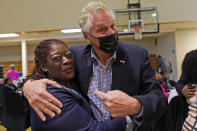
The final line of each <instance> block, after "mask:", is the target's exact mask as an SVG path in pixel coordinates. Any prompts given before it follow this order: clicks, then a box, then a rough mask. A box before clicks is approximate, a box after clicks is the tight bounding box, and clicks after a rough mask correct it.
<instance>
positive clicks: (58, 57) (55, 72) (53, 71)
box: [45, 43, 74, 82]
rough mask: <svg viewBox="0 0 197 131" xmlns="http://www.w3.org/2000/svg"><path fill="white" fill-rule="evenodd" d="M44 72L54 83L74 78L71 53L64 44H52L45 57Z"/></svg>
mask: <svg viewBox="0 0 197 131" xmlns="http://www.w3.org/2000/svg"><path fill="white" fill-rule="evenodd" d="M45 70H47V73H48V75H49V78H51V79H52V80H55V81H57V82H58V81H68V80H70V79H72V78H73V77H74V66H73V60H72V53H71V52H70V51H69V49H68V47H66V46H65V45H64V44H61V43H58V44H52V45H51V47H50V50H49V54H48V56H47V64H46V65H45Z"/></svg>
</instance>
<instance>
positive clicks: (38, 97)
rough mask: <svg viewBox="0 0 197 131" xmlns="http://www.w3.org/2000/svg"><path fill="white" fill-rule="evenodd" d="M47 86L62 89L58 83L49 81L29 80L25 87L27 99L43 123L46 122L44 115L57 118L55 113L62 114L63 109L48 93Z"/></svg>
mask: <svg viewBox="0 0 197 131" xmlns="http://www.w3.org/2000/svg"><path fill="white" fill-rule="evenodd" d="M47 85H52V86H55V87H60V86H59V85H58V84H57V83H56V82H54V81H51V80H48V79H41V80H34V81H30V80H28V81H27V82H26V83H25V84H24V85H23V92H24V95H25V97H26V98H27V100H28V102H29V104H30V106H31V107H32V108H33V109H34V111H35V112H36V113H37V114H38V116H39V117H40V118H41V119H42V120H43V121H45V120H46V117H45V115H44V113H45V114H48V115H49V116H51V117H55V113H54V112H56V113H58V114H60V113H61V110H60V108H61V107H62V103H61V102H60V101H59V100H58V99H56V98H55V97H54V96H52V95H51V94H50V93H48V92H47V91H46V86H47Z"/></svg>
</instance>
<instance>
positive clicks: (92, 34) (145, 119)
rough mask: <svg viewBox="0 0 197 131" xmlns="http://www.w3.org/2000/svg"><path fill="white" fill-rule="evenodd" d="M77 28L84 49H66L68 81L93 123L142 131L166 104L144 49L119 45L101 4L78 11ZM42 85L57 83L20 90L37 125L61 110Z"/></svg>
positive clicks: (112, 22) (42, 82)
mask: <svg viewBox="0 0 197 131" xmlns="http://www.w3.org/2000/svg"><path fill="white" fill-rule="evenodd" d="M79 25H80V27H81V29H82V32H83V36H84V39H85V40H86V41H87V42H88V43H90V44H87V45H81V46H76V47H71V48H70V50H71V51H72V53H73V57H74V61H75V73H76V75H75V79H74V80H75V82H76V83H77V86H78V87H79V88H78V89H79V90H80V92H81V93H82V95H83V96H84V97H85V98H86V99H87V100H88V101H89V104H90V106H91V109H92V111H93V113H94V116H95V118H96V119H97V120H98V121H103V120H109V119H112V118H116V117H121V116H127V118H128V119H129V118H131V120H132V122H133V123H134V124H132V125H134V126H133V127H132V128H133V129H134V130H136V129H138V131H139V130H146V131H147V130H148V129H150V128H148V127H149V123H150V122H152V121H154V120H156V119H157V118H158V117H159V116H160V115H162V113H163V111H164V110H165V107H166V105H167V99H166V98H165V96H164V95H163V93H162V91H161V89H160V87H159V85H158V83H157V82H156V79H155V72H154V70H153V69H152V67H151V65H150V58H149V54H148V52H147V50H146V49H144V48H142V47H140V46H138V45H134V44H124V43H121V42H119V40H118V32H117V28H116V24H115V17H114V15H113V13H112V11H111V10H109V9H108V8H107V7H106V5H104V4H103V3H101V2H90V3H88V4H87V6H86V7H84V8H83V9H82V11H81V14H80V23H79ZM46 85H53V86H56V85H57V83H55V82H54V81H50V80H47V79H44V80H35V81H27V82H26V83H25V84H24V86H23V91H24V94H25V96H26V98H27V99H28V101H29V103H30V105H31V107H32V108H33V109H34V110H35V112H36V113H37V114H38V115H39V116H40V118H41V119H42V120H46V118H45V116H44V114H43V113H46V114H48V115H49V116H51V117H55V113H54V112H56V113H61V109H60V108H61V106H62V104H61V103H60V102H59V101H58V100H57V99H56V98H54V97H53V96H51V95H50V94H49V93H48V92H47V91H46ZM95 91H96V92H95ZM95 94H96V95H95ZM97 96H98V97H97Z"/></svg>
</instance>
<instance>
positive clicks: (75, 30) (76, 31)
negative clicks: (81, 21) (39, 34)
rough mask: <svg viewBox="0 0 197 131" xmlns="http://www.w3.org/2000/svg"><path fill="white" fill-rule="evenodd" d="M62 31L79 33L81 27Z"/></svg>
mask: <svg viewBox="0 0 197 131" xmlns="http://www.w3.org/2000/svg"><path fill="white" fill-rule="evenodd" d="M61 32H62V33H78V32H81V29H67V30H61Z"/></svg>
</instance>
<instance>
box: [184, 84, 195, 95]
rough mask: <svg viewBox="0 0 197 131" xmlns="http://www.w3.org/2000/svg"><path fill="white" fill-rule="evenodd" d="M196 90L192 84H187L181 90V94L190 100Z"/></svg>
mask: <svg viewBox="0 0 197 131" xmlns="http://www.w3.org/2000/svg"><path fill="white" fill-rule="evenodd" d="M195 92H196V89H195V88H193V86H192V84H191V83H190V84H187V85H185V86H184V88H183V89H182V94H183V95H184V96H185V97H186V98H191V97H193V96H194V95H195Z"/></svg>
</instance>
